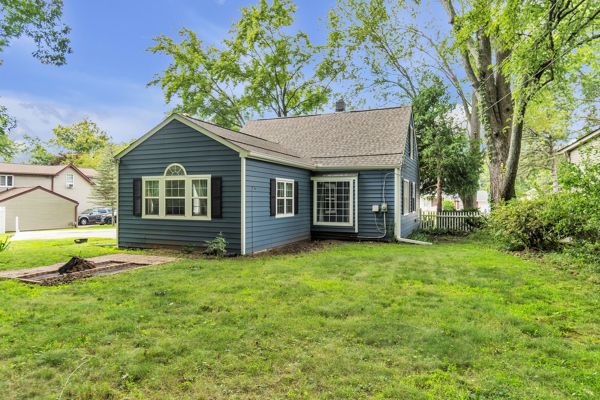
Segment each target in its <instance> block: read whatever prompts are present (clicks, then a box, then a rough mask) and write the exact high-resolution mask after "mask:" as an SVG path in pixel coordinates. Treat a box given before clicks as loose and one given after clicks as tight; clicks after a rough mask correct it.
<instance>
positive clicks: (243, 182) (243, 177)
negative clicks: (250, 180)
mask: <svg viewBox="0 0 600 400" xmlns="http://www.w3.org/2000/svg"><path fill="white" fill-rule="evenodd" d="M240 157H241V159H242V161H241V168H240V175H241V177H240V182H241V184H240V185H241V187H240V193H241V203H240V204H241V206H240V208H241V210H240V219H241V224H240V225H241V226H240V229H241V232H240V252H241V253H242V255H245V254H246V157H243V156H240Z"/></svg>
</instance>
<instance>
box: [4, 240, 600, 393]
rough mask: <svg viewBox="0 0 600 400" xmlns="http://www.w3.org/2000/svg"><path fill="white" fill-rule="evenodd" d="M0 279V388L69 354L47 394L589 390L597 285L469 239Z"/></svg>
mask: <svg viewBox="0 0 600 400" xmlns="http://www.w3.org/2000/svg"><path fill="white" fill-rule="evenodd" d="M17 250H18V249H13V251H17ZM55 250H56V251H58V249H55ZM66 251H68V250H66ZM0 257H4V255H0ZM0 292H1V293H2V296H1V297H0V338H2V340H1V341H0V393H3V394H4V395H3V398H6V399H11V398H19V399H23V398H38V397H40V398H57V397H58V395H59V393H60V392H61V390H62V388H63V386H64V384H65V381H66V379H67V377H68V376H69V374H70V373H71V372H72V371H75V370H76V371H75V373H73V375H72V376H71V378H70V381H69V383H68V385H67V386H66V387H65V388H64V394H63V398H78V399H86V398H88V399H97V398H130V399H131V398H133V399H137V398H139V399H142V398H144V399H146V398H150V399H171V398H173V399H175V398H189V399H197V398H211V399H214V398H217V399H219V398H223V399H225V398H252V399H259V398H260V399H263V398H292V399H299V398H350V399H357V398H403V399H412V398H414V399H421V398H423V399H424V398H452V399H455V398H479V399H501V398H502V399H505V398H528V399H548V398H595V397H598V396H600V372H599V370H598V365H600V328H599V323H600V315H599V313H598V309H600V294H599V291H598V287H597V286H594V285H592V284H590V283H589V282H585V281H581V280H578V279H576V278H573V277H572V276H570V275H569V274H567V273H565V272H563V271H558V270H555V269H552V268H548V267H546V266H544V265H541V264H539V263H536V262H533V261H526V260H522V259H519V258H517V257H514V256H511V255H507V254H502V253H500V252H498V251H496V250H493V249H489V248H486V247H485V246H484V245H483V244H482V243H479V242H469V241H467V240H462V241H456V242H448V243H443V244H437V245H434V246H408V245H397V244H365V243H363V244H342V245H339V246H333V247H329V248H327V249H324V250H320V251H316V252H311V253H306V254H300V255H286V256H274V257H257V258H238V259H226V260H205V259H197V260H193V259H188V260H182V261H179V262H176V263H173V264H169V265H164V266H159V267H153V268H145V269H141V270H137V271H131V272H128V273H123V274H119V275H114V276H105V277H99V278H93V279H89V280H86V281H79V282H75V283H74V284H72V285H69V286H60V287H49V288H48V287H30V286H26V285H23V284H19V283H16V282H0Z"/></svg>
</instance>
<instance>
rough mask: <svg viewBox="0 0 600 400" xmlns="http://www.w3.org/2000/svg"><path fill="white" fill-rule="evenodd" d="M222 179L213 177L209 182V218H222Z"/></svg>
mask: <svg viewBox="0 0 600 400" xmlns="http://www.w3.org/2000/svg"><path fill="white" fill-rule="evenodd" d="M222 192H223V178H221V177H220V176H213V177H212V178H211V180H210V197H211V199H210V215H211V218H223V201H222V198H223V196H222V195H221V193H222Z"/></svg>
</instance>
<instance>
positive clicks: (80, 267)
mask: <svg viewBox="0 0 600 400" xmlns="http://www.w3.org/2000/svg"><path fill="white" fill-rule="evenodd" d="M94 268H96V264H95V263H93V262H91V261H88V260H86V259H85V258H81V257H72V258H71V259H70V260H69V262H67V263H66V264H65V265H63V266H62V267H60V268H59V269H58V273H59V274H61V275H63V274H70V273H72V272H79V271H86V270H88V269H94Z"/></svg>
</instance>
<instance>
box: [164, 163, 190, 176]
mask: <svg viewBox="0 0 600 400" xmlns="http://www.w3.org/2000/svg"><path fill="white" fill-rule="evenodd" d="M185 174H186V173H185V168H183V166H182V165H180V164H171V165H169V166H168V167H167V168H166V169H165V176H184V175H185Z"/></svg>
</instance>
